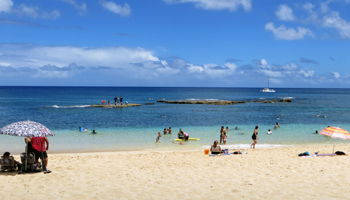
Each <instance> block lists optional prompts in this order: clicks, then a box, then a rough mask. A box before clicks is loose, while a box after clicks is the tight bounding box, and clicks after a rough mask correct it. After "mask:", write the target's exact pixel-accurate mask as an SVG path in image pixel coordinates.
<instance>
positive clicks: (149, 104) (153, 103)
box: [144, 103, 154, 105]
mask: <svg viewBox="0 0 350 200" xmlns="http://www.w3.org/2000/svg"><path fill="white" fill-rule="evenodd" d="M144 104H145V105H154V103H144Z"/></svg>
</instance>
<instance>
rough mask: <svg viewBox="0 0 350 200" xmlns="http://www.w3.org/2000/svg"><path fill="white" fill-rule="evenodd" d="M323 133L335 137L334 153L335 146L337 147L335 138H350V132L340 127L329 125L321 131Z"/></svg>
mask: <svg viewBox="0 0 350 200" xmlns="http://www.w3.org/2000/svg"><path fill="white" fill-rule="evenodd" d="M320 134H321V135H325V136H328V137H332V138H334V145H333V154H334V147H335V139H336V138H340V139H343V140H350V133H349V132H348V131H346V130H345V129H342V128H339V127H330V126H329V127H327V128H325V129H323V130H322V131H321V132H320Z"/></svg>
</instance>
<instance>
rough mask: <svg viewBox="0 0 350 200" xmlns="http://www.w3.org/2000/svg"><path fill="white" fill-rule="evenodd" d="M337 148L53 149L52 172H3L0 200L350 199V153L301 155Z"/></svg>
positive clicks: (344, 146)
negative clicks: (214, 152)
mask: <svg viewBox="0 0 350 200" xmlns="http://www.w3.org/2000/svg"><path fill="white" fill-rule="evenodd" d="M257 147H258V145H257ZM332 148H333V147H332V146H326V147H316V146H311V147H288V148H275V149H254V150H250V149H249V150H243V151H244V152H247V153H248V154H246V155H229V156H219V157H211V156H208V155H204V152H203V151H172V152H148V151H142V152H112V153H76V154H75V153H74V154H73V153H72V154H50V153H49V166H48V168H49V169H50V170H51V171H52V173H50V174H44V173H28V174H17V173H14V172H13V173H12V172H5V173H1V174H0V181H1V184H0V191H1V192H0V199H49V200H50V199H242V198H245V199H349V198H350V190H349V187H350V170H349V164H350V156H335V157H330V156H328V157H311V158H302V157H298V156H297V155H298V154H299V153H302V152H305V151H309V152H310V153H314V152H315V151H320V153H332ZM336 150H342V151H344V152H346V153H350V146H347V145H342V146H341V145H338V146H336ZM15 157H16V158H17V159H18V160H19V156H18V155H17V156H15Z"/></svg>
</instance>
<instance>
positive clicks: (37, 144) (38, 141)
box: [26, 137, 50, 171]
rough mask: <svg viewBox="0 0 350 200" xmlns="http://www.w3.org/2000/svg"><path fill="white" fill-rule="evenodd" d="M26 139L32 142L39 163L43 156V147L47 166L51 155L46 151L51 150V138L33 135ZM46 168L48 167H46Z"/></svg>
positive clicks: (36, 160) (36, 161)
mask: <svg viewBox="0 0 350 200" xmlns="http://www.w3.org/2000/svg"><path fill="white" fill-rule="evenodd" d="M26 141H28V142H30V143H31V144H32V148H33V153H34V154H35V163H38V161H39V158H41V147H42V150H43V155H44V162H45V166H46V167H47V164H48V162H49V157H48V156H47V153H46V151H47V150H49V140H48V139H47V138H46V137H32V138H26ZM45 143H46V148H45ZM46 170H48V169H47V168H46ZM48 171H50V170H48Z"/></svg>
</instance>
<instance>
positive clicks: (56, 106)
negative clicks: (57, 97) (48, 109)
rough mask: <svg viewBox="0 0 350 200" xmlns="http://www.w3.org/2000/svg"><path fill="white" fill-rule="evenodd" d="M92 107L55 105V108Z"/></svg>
mask: <svg viewBox="0 0 350 200" xmlns="http://www.w3.org/2000/svg"><path fill="white" fill-rule="evenodd" d="M90 106H91V105H75V106H58V105H53V106H52V107H53V108H86V107H90Z"/></svg>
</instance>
